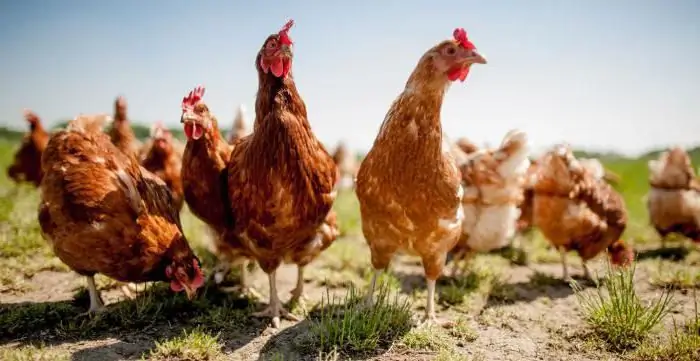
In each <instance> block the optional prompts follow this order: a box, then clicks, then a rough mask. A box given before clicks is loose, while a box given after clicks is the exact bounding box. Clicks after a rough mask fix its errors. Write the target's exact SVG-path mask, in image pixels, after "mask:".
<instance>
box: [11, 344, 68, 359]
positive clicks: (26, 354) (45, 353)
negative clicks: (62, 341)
mask: <svg viewBox="0 0 700 361" xmlns="http://www.w3.org/2000/svg"><path fill="white" fill-rule="evenodd" d="M0 360H3V361H68V360H70V356H69V354H68V353H67V352H65V351H58V350H56V349H53V348H50V347H45V346H43V345H39V346H34V345H26V346H20V347H15V348H10V349H0Z"/></svg>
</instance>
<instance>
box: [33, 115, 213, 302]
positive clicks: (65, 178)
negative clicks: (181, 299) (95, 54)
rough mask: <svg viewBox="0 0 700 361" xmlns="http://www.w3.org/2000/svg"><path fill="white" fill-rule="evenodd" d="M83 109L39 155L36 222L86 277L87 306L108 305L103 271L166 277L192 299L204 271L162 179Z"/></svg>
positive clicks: (134, 278)
mask: <svg viewBox="0 0 700 361" xmlns="http://www.w3.org/2000/svg"><path fill="white" fill-rule="evenodd" d="M85 118H89V116H80V117H78V119H76V120H75V121H74V122H71V124H69V126H68V127H67V129H66V130H62V131H59V132H57V133H55V134H54V135H53V136H52V137H51V138H50V140H49V143H48V146H47V148H46V150H45V151H44V154H43V156H42V163H41V165H42V169H43V171H44V174H45V177H44V180H43V182H42V184H41V202H40V205H39V215H38V218H39V223H40V225H41V231H42V234H43V236H44V238H45V239H46V240H47V241H48V242H49V243H50V244H51V246H52V248H53V250H54V252H55V253H56V255H57V256H58V258H59V259H61V261H63V262H64V263H65V264H67V265H68V266H69V267H70V268H71V269H73V270H74V271H75V272H77V273H78V274H80V275H83V276H85V277H87V286H88V291H89V294H90V310H89V312H97V311H100V310H102V309H103V308H104V304H103V303H102V300H101V298H100V295H99V292H98V291H97V288H96V287H95V280H94V275H95V274H96V273H101V274H103V275H105V276H108V277H111V278H114V279H116V280H118V281H121V282H148V281H166V282H169V283H170V288H171V289H172V290H173V291H175V292H178V291H182V290H184V291H185V292H186V293H187V296H188V298H190V299H192V298H193V297H194V295H195V294H196V290H197V289H198V288H199V287H200V286H202V284H203V274H202V272H201V270H200V264H199V260H198V259H197V257H196V256H195V255H194V253H193V252H192V249H191V248H190V246H189V244H188V242H187V239H186V238H185V235H184V234H183V232H182V227H181V225H180V217H179V214H178V212H177V210H176V209H175V206H174V203H173V197H172V195H171V193H170V191H169V190H168V188H167V187H166V185H165V183H164V182H163V181H161V180H160V179H159V178H158V177H156V176H155V175H153V174H152V173H151V172H149V171H147V170H146V169H144V168H143V167H140V166H139V165H138V163H137V162H136V160H135V159H134V158H132V157H128V156H126V155H125V154H123V153H122V152H120V151H118V150H117V148H116V147H115V146H114V145H113V144H112V143H111V142H110V139H109V137H108V136H107V135H106V134H104V133H102V132H101V131H95V130H94V129H91V128H90V127H85V126H83V124H84V121H85V120H86V119H85Z"/></svg>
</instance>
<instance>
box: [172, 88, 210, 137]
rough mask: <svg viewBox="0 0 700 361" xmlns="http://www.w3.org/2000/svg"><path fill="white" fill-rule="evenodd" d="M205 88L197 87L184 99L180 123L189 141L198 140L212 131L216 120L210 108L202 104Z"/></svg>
mask: <svg viewBox="0 0 700 361" xmlns="http://www.w3.org/2000/svg"><path fill="white" fill-rule="evenodd" d="M204 91H205V88H204V87H202V86H201V85H200V86H197V87H196V88H194V89H193V90H192V91H190V93H189V94H188V95H187V96H186V97H184V98H183V99H182V116H181V117H180V123H182V124H184V131H185V136H186V137H187V140H197V139H199V138H201V137H202V136H203V135H204V132H205V131H206V130H209V129H212V128H213V126H214V120H213V119H212V116H211V114H210V113H209V107H207V105H206V104H204V103H203V102H202V97H204Z"/></svg>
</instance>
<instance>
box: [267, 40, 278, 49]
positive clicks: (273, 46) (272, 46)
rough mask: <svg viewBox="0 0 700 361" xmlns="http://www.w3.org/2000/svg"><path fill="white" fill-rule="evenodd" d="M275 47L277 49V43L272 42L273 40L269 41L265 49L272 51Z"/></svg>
mask: <svg viewBox="0 0 700 361" xmlns="http://www.w3.org/2000/svg"><path fill="white" fill-rule="evenodd" d="M276 47H277V41H276V40H274V39H273V40H270V41H269V42H268V43H267V48H268V49H274V48H276Z"/></svg>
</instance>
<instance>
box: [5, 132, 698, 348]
mask: <svg viewBox="0 0 700 361" xmlns="http://www.w3.org/2000/svg"><path fill="white" fill-rule="evenodd" d="M15 139H16V138H15ZM16 145H17V143H16V140H0V168H2V170H3V171H2V173H1V174H0V259H1V262H2V265H3V271H2V273H0V359H1V360H122V359H153V360H317V359H318V360H336V359H371V360H680V361H684V360H686V361H687V360H700V328H699V327H700V322H698V318H697V317H698V316H697V315H698V313H697V308H696V306H695V305H696V303H697V297H696V296H695V290H696V289H698V288H700V251H698V248H697V246H695V245H692V244H691V243H690V242H688V241H685V240H676V241H673V242H669V247H672V248H668V249H661V250H660V249H659V247H660V243H659V239H658V236H657V235H656V234H655V233H654V232H653V230H652V229H651V228H650V227H649V226H648V219H647V218H648V217H647V213H646V209H645V205H644V203H643V197H644V196H645V194H646V192H647V190H648V185H647V168H646V163H647V160H648V159H649V157H651V156H653V155H654V154H649V155H647V156H644V157H640V158H637V159H628V158H621V157H617V156H608V157H606V158H604V159H602V160H603V161H604V163H605V165H606V167H607V168H608V169H609V170H612V171H613V172H615V173H616V174H618V175H619V176H620V177H621V178H622V181H621V182H620V184H618V185H617V186H616V187H617V189H618V190H619V191H620V192H621V193H622V194H623V195H624V198H625V201H626V204H627V207H628V210H629V213H630V222H629V226H628V229H627V232H626V233H625V235H624V238H625V239H626V240H627V241H628V242H630V243H631V244H633V245H634V247H635V248H636V250H637V251H638V252H639V253H638V258H639V262H638V263H637V264H636V269H635V272H634V274H632V270H629V271H626V272H623V273H617V272H612V273H611V274H612V276H609V273H610V272H609V271H608V270H607V267H606V263H605V261H604V257H601V258H599V259H598V261H597V262H594V263H595V264H594V265H593V266H594V267H593V268H594V270H595V272H594V273H597V274H598V275H599V277H601V280H603V281H604V282H601V283H600V285H599V286H596V285H595V284H592V283H589V282H585V281H583V280H580V279H579V284H578V287H579V288H580V290H579V293H576V292H574V290H573V289H572V287H571V286H570V285H569V284H567V283H565V282H563V281H561V279H560V278H561V266H560V265H559V263H558V261H559V256H558V254H557V253H556V252H554V251H553V250H551V249H549V248H548V247H547V244H546V241H545V240H543V239H542V238H541V237H540V236H539V235H537V234H535V235H534V237H533V238H532V239H530V240H527V241H525V242H524V249H525V251H526V254H525V256H522V255H520V256H518V255H517V252H514V251H513V250H511V252H501V253H494V254H485V255H479V256H478V257H477V258H476V259H475V260H474V262H473V263H472V264H471V265H470V269H469V272H468V273H467V274H466V275H465V276H464V277H461V278H459V279H447V278H444V279H443V280H441V281H440V283H439V284H438V297H439V300H438V304H439V307H438V316H439V317H440V318H443V319H449V320H452V321H454V322H453V325H452V327H451V328H440V327H435V328H428V329H426V328H416V327H413V326H412V322H413V320H414V319H416V318H419V317H420V316H422V314H423V307H424V305H425V295H426V291H425V283H424V281H423V279H422V268H421V266H420V263H419V260H418V259H416V258H412V257H408V256H399V257H397V258H396V260H395V262H394V263H393V264H392V269H391V272H390V274H387V275H385V277H384V279H383V281H384V282H383V283H382V288H381V292H382V295H383V297H380V299H379V301H378V304H377V306H375V307H374V308H373V309H372V310H367V309H364V308H362V307H361V306H360V305H358V304H357V302H356V301H357V300H358V297H360V296H361V294H362V292H363V291H364V289H365V287H366V285H367V283H368V280H369V277H370V272H371V267H370V262H369V252H368V251H367V249H366V246H365V244H364V241H363V240H362V234H361V231H360V219H359V212H358V204H357V200H356V199H355V197H354V195H353V194H352V193H348V192H346V193H341V195H340V196H339V199H338V201H337V202H336V205H335V207H336V209H337V211H338V213H339V221H340V223H341V229H342V232H343V237H342V238H341V239H340V240H338V241H336V243H334V245H333V246H332V247H331V248H330V249H328V250H327V251H326V252H325V253H324V254H322V255H321V257H320V258H319V259H318V260H316V261H315V262H314V263H312V266H310V267H309V268H310V269H309V270H308V271H307V275H306V279H305V281H306V288H307V290H308V300H306V302H305V303H304V304H300V305H295V307H294V312H296V313H297V314H300V315H303V316H305V317H304V319H303V320H302V321H301V322H298V323H293V322H283V324H282V328H281V329H280V330H273V329H270V328H268V327H267V326H268V324H267V323H268V322H267V320H264V319H263V320H260V319H255V318H251V317H250V313H251V312H252V311H253V310H255V309H259V308H261V307H262V304H264V303H265V302H267V291H268V290H267V280H266V278H265V275H264V274H263V272H262V271H260V270H259V269H256V270H255V272H254V282H253V284H254V286H255V288H256V289H257V290H259V291H260V293H262V294H263V299H260V300H258V299H249V298H246V297H243V296H241V295H237V294H232V293H227V292H225V290H222V289H219V288H217V287H216V286H214V285H213V284H207V286H206V287H205V290H204V292H201V293H200V295H199V298H197V299H195V300H194V301H193V302H189V301H187V299H186V298H185V297H184V296H183V295H175V294H172V293H171V292H170V291H169V289H168V288H167V285H157V284H156V285H147V286H141V287H140V288H139V289H140V290H142V292H140V295H139V297H138V298H137V299H136V300H134V301H128V300H124V298H123V296H122V294H121V293H120V292H119V290H118V288H117V285H116V283H115V282H113V281H111V280H109V279H107V278H104V277H101V276H100V277H98V285H99V286H100V288H101V289H102V290H103V297H104V298H105V301H107V303H108V304H109V305H108V308H109V310H108V312H106V313H104V314H100V315H98V316H94V317H89V316H85V315H82V313H83V312H84V311H85V310H86V309H87V304H88V302H87V300H88V299H87V293H86V291H85V290H84V279H83V278H81V277H78V276H77V275H75V274H74V273H72V272H70V270H69V269H68V268H67V267H66V266H65V265H63V264H62V263H61V262H60V261H59V260H58V259H57V258H56V257H54V256H53V254H52V251H51V250H50V248H49V247H48V246H47V244H46V243H45V241H44V240H43V239H42V238H41V235H40V232H39V227H38V224H37V222H36V210H37V204H38V199H39V197H38V192H37V190H35V189H34V188H32V187H30V186H26V185H22V186H17V185H15V184H14V183H12V182H11V181H10V180H9V179H7V177H6V175H5V171H4V170H5V168H6V167H7V165H8V164H9V163H10V162H11V160H12V154H13V151H14V149H15V148H16ZM692 155H693V159H694V162H695V164H700V151H697V150H695V151H693V152H692ZM183 226H184V228H185V233H186V235H187V237H188V239H189V240H190V242H191V243H192V246H193V248H194V249H195V251H196V253H197V254H198V256H200V259H202V260H203V263H204V266H205V267H204V269H205V272H206V271H208V270H210V269H211V267H212V266H213V264H214V260H215V257H214V256H213V255H212V254H211V253H210V252H209V251H208V246H207V245H208V242H209V239H208V233H207V232H206V229H205V227H204V226H203V225H202V224H201V223H200V222H199V221H198V220H196V219H195V218H194V217H193V216H192V215H191V214H190V213H189V212H188V211H187V210H186V209H185V210H184V211H183ZM516 256H517V257H516ZM570 264H571V267H572V273H573V274H574V275H580V274H581V269H580V268H579V267H578V264H579V262H578V260H577V258H576V256H575V255H573V254H572V256H570ZM295 274H296V273H295V268H294V267H292V266H284V267H282V268H281V272H279V276H278V285H279V286H278V288H279V290H280V295H281V297H282V299H283V301H285V300H286V299H287V298H288V294H287V292H288V291H289V290H291V289H292V288H293V286H294V281H295V279H294V277H295ZM227 283H230V284H235V283H236V275H232V276H230V279H229V280H227ZM626 286H629V287H626ZM632 286H633V287H632ZM597 287H598V288H597ZM597 290H601V295H602V298H601V299H597V298H596V295H597V294H598V293H597V292H596V291H597ZM608 294H610V295H611V296H607V295H608ZM666 294H667V295H669V296H670V297H671V298H670V300H669V302H668V304H664V303H663V302H662V301H663V298H662V297H664V295H666ZM596 300H599V301H600V300H602V303H600V302H599V303H596V302H597V301H596ZM659 300H661V301H659ZM654 302H656V303H654ZM659 302H661V303H659ZM648 304H651V305H652V306H653V305H654V304H657V305H659V308H658V309H655V308H653V307H652V306H647V305H648ZM587 306H588V307H587ZM657 316H658V317H657ZM643 320H648V322H646V323H645V322H644V321H643Z"/></svg>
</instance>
